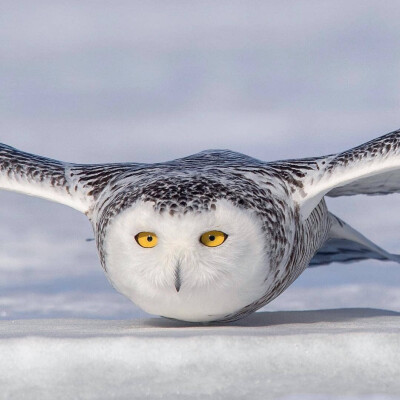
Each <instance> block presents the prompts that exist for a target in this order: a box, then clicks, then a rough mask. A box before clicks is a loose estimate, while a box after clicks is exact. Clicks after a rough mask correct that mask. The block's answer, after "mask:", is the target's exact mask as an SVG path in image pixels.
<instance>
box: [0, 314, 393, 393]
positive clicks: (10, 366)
mask: <svg viewBox="0 0 400 400" xmlns="http://www.w3.org/2000/svg"><path fill="white" fill-rule="evenodd" d="M0 337H1V340H0V354H1V358H0V386H1V388H2V398H40V399H54V398H57V399H71V398H77V399H110V398H118V399H129V398H131V399H132V398H135V399H136V398H138V399H140V398H146V397H151V398H155V399H156V398H163V399H177V398H212V399H222V398H223V399H236V398H246V399H271V398H279V397H283V396H288V395H293V394H296V396H293V397H286V398H294V399H295V398H296V399H298V398H310V397H309V395H310V394H313V395H317V394H324V395H328V394H331V395H334V396H333V397H330V398H341V397H340V395H343V396H344V395H346V394H354V393H357V394H358V397H357V398H364V397H363V394H364V395H367V394H368V395H369V396H370V394H371V393H381V394H382V393H385V394H386V395H389V394H392V395H394V394H400V379H399V377H400V363H399V354H400V313H396V312H389V311H384V310H374V309H338V310H329V311H328V310H323V311H293V312H259V313H256V314H254V315H252V316H250V317H249V318H247V319H245V320H242V321H239V322H237V323H234V324H230V325H226V326H224V325H222V326H206V325H195V324H188V323H182V322H177V321H172V320H167V319H161V318H156V319H143V320H141V319H139V320H87V319H86V320H77V319H54V320H49V319H47V320H17V321H12V322H5V321H2V322H0ZM299 395H302V396H299ZM315 398H322V397H315ZM325 398H328V397H325ZM343 398H345V397H343ZM349 398H351V397H349ZM365 398H372V397H367V396H366V397H365ZM375 398H382V399H383V398H385V397H383V396H380V397H375ZM386 398H389V397H386Z"/></svg>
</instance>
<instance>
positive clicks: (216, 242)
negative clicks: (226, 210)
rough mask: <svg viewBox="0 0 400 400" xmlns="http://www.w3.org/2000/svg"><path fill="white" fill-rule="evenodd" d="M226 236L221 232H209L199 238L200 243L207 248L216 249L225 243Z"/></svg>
mask: <svg viewBox="0 0 400 400" xmlns="http://www.w3.org/2000/svg"><path fill="white" fill-rule="evenodd" d="M227 237H228V235H227V234H226V233H224V232H221V231H209V232H205V233H203V234H202V235H201V236H200V242H201V243H203V244H204V246H207V247H217V246H220V245H221V244H222V243H224V242H225V240H226V239H227Z"/></svg>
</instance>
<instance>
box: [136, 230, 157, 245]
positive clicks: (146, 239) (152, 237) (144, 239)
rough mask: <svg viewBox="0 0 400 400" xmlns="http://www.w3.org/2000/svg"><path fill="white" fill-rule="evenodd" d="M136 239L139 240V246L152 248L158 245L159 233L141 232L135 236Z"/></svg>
mask: <svg viewBox="0 0 400 400" xmlns="http://www.w3.org/2000/svg"><path fill="white" fill-rule="evenodd" d="M135 240H136V241H137V242H138V245H139V246H142V247H145V248H150V247H154V246H156V245H157V241H158V238H157V235H156V234H155V233H153V232H139V233H138V234H137V235H136V236H135Z"/></svg>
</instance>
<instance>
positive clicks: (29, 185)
mask: <svg viewBox="0 0 400 400" xmlns="http://www.w3.org/2000/svg"><path fill="white" fill-rule="evenodd" d="M132 166H133V164H132V165H129V164H126V165H124V164H105V165H85V164H82V165H81V164H71V163H65V162H61V161H57V160H53V159H50V158H46V157H41V156H37V155H34V154H29V153H25V152H23V151H20V150H17V149H15V148H13V147H10V146H7V145H5V144H0V189H5V190H10V191H15V192H19V193H24V194H27V195H30V196H36V197H41V198H44V199H47V200H51V201H55V202H57V203H61V204H65V205H67V206H69V207H72V208H75V209H76V210H78V211H80V212H82V213H85V214H87V213H88V212H89V210H90V209H91V208H92V207H93V205H94V202H95V201H96V197H97V196H98V194H99V193H100V192H101V191H102V190H103V188H104V187H105V186H106V185H107V184H108V182H109V181H110V179H112V178H113V177H114V176H118V174H120V173H121V171H124V169H129V168H132Z"/></svg>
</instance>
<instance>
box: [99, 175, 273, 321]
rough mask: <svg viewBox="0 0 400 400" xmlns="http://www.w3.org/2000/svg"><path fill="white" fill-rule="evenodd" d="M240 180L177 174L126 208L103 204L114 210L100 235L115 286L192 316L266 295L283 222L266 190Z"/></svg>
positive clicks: (171, 312) (160, 309) (141, 300)
mask: <svg viewBox="0 0 400 400" xmlns="http://www.w3.org/2000/svg"><path fill="white" fill-rule="evenodd" d="M243 185H244V183H243V182H237V181H235V180H233V181H232V180H231V181H229V182H222V183H221V182H220V181H217V180H216V179H214V180H213V179H210V178H207V179H206V178H203V177H193V176H180V177H171V178H164V179H162V180H160V179H158V180H155V181H153V182H149V183H148V184H146V185H143V187H142V189H141V190H140V191H136V192H134V191H133V190H132V191H130V196H129V199H130V200H129V201H128V200H127V198H126V197H123V198H120V199H119V203H120V204H124V207H125V208H124V209H123V210H122V211H121V210H120V211H119V212H117V213H115V212H111V213H110V210H109V209H108V210H106V211H108V213H109V215H113V217H112V218H110V220H109V222H108V223H107V224H106V226H105V227H104V229H103V230H102V232H103V235H104V238H103V240H102V241H101V253H102V255H103V261H104V266H105V269H106V272H107V275H108V278H109V279H110V281H111V283H112V284H113V286H114V287H115V288H116V289H117V290H118V291H120V292H121V293H123V294H124V295H126V296H127V297H128V298H130V299H131V300H132V301H133V302H134V303H136V304H137V305H138V306H139V307H141V308H142V309H144V310H145V311H147V312H149V313H151V314H157V315H162V316H165V317H169V318H175V319H179V320H185V321H193V322H195V321H196V322H198V321H213V320H219V319H222V318H223V317H224V316H226V315H229V314H232V313H234V312H237V311H238V310H240V309H242V308H243V307H245V306H247V305H249V304H251V303H252V302H254V301H256V300H257V299H259V298H260V297H261V296H263V294H264V293H265V290H266V287H265V285H266V281H268V279H269V277H270V269H271V252H270V251H269V246H268V244H269V242H270V241H271V240H270V239H271V235H272V236H273V230H274V229H278V228H277V226H275V227H273V226H272V225H273V224H272V225H271V224H266V223H265V219H264V217H265V215H263V213H262V210H261V208H262V207H263V204H262V199H261V200H260V199H258V197H260V196H261V197H262V196H263V194H260V196H258V195H257V194H255V193H253V192H251V193H249V188H248V187H247V188H246V187H244V186H246V185H244V186H243ZM124 193H128V192H127V191H126V190H125V191H124ZM255 199H258V200H255ZM115 201H117V200H115V199H114V202H113V203H110V204H112V207H111V208H112V209H116V205H115ZM258 201H260V202H258ZM117 203H118V201H117ZM278 230H279V229H278ZM98 242H99V241H98Z"/></svg>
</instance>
